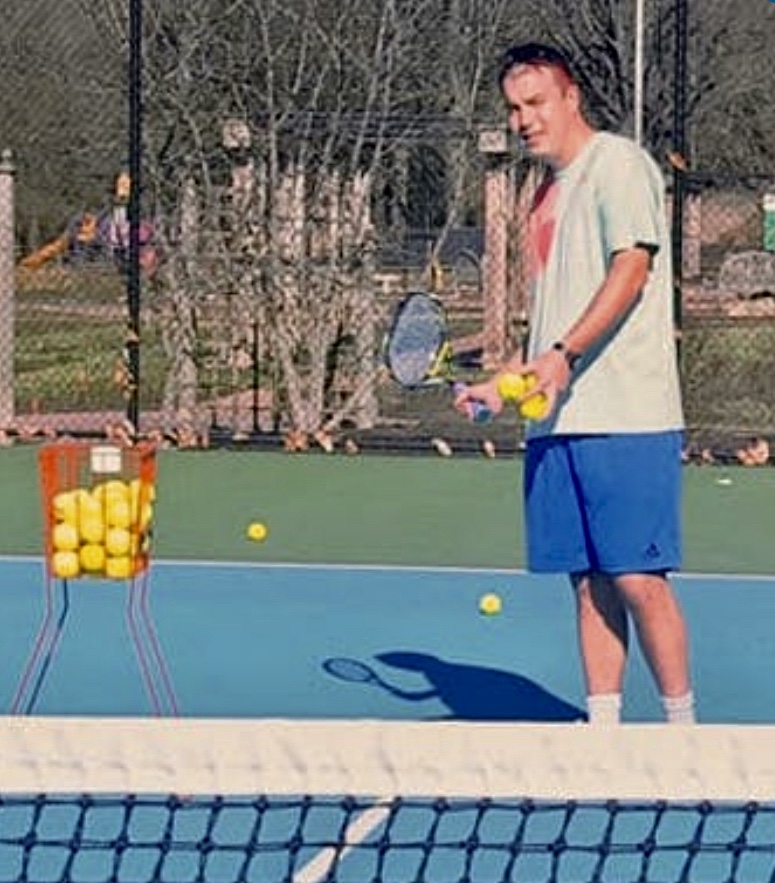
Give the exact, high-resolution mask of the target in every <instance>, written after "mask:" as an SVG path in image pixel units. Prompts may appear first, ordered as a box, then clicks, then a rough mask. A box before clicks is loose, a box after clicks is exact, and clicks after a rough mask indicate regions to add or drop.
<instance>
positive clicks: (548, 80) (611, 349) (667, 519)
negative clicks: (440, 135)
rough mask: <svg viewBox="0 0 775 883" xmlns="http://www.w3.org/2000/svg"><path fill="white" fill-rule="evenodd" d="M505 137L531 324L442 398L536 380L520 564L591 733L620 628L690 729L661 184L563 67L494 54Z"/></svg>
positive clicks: (611, 684) (490, 397)
mask: <svg viewBox="0 0 775 883" xmlns="http://www.w3.org/2000/svg"><path fill="white" fill-rule="evenodd" d="M499 82H500V87H501V91H502V93H503V96H504V98H505V101H506V106H507V109H508V120H509V126H510V128H511V129H512V130H513V131H514V132H515V133H516V134H517V135H518V136H519V138H520V139H521V141H522V143H523V145H524V147H525V149H526V150H527V151H528V153H529V154H530V155H531V156H532V157H533V158H535V159H537V160H540V161H541V162H542V163H543V165H544V166H545V168H546V174H545V176H544V180H543V182H542V184H541V185H540V187H539V188H538V190H537V193H536V196H535V199H534V204H533V207H532V211H531V214H530V220H529V230H528V240H529V254H528V255H527V258H528V261H529V264H528V266H529V268H530V273H531V296H532V305H531V323H530V329H531V330H530V336H529V341H528V352H527V360H526V361H524V362H523V358H522V355H521V354H519V353H518V354H515V355H514V356H513V357H512V358H511V359H510V360H509V361H507V362H506V363H505V364H504V365H502V366H501V368H500V369H499V370H498V371H497V372H495V374H494V375H493V376H492V377H491V378H490V379H489V380H488V381H487V382H485V383H480V384H475V385H473V386H471V387H469V388H468V389H467V390H466V391H465V392H464V393H463V394H462V395H460V396H459V397H458V399H457V401H456V405H457V407H458V408H459V409H460V410H461V411H463V412H466V411H467V410H468V409H469V408H470V404H471V401H472V400H481V401H484V402H485V403H486V404H487V405H488V406H489V407H490V408H491V409H492V410H493V411H494V412H495V413H497V412H498V411H499V410H500V409H501V407H502V403H501V401H500V398H499V396H498V393H497V381H498V378H499V377H500V376H501V375H503V374H504V373H507V372H508V373H511V372H517V373H526V372H532V373H533V374H534V375H535V376H536V378H537V384H536V386H535V387H534V388H533V389H532V390H531V392H530V395H532V394H535V393H543V394H544V395H545V396H546V398H547V408H548V412H547V414H546V417H545V419H542V420H539V421H531V422H530V423H529V424H528V428H527V446H526V454H525V509H526V527H527V557H528V565H529V567H530V569H531V570H532V571H534V572H562V573H568V574H569V575H570V580H571V584H572V585H573V587H574V589H575V595H576V603H577V613H578V634H579V644H580V650H581V658H582V663H583V670H584V677H585V683H586V690H587V709H588V717H589V721H590V723H593V724H597V723H613V722H616V721H618V720H619V717H620V709H621V701H622V700H621V694H622V686H623V680H624V673H625V666H626V660H627V650H628V626H629V622H630V620H631V621H632V622H633V623H634V626H635V630H636V633H637V637H638V639H639V642H640V645H641V649H642V651H643V654H644V656H645V658H646V660H647V662H648V664H649V667H650V670H651V672H652V674H653V677H654V679H655V681H656V684H657V687H658V689H659V692H660V695H661V697H662V702H663V707H664V711H665V716H666V719H667V720H668V721H670V722H675V723H690V722H692V721H693V720H694V700H693V695H692V690H691V683H690V677H689V663H688V641H687V635H686V627H685V623H684V619H683V615H682V613H681V610H680V607H679V604H678V602H677V600H676V598H675V595H674V593H673V590H672V587H671V585H670V582H669V579H668V573H669V572H670V571H671V570H674V569H675V568H677V567H678V566H679V565H680V555H681V549H680V544H681V537H680V510H681V446H682V429H683V418H682V411H681V401H680V391H679V380H678V372H677V364H676V353H675V343H674V334H673V326H672V307H671V304H672V278H671V268H670V249H669V235H668V230H667V222H666V213H665V208H664V194H663V190H664V185H663V180H662V176H661V174H660V172H659V169H658V167H657V166H656V164H655V163H654V161H653V160H652V159H651V158H650V157H649V156H648V155H647V154H646V153H645V152H644V151H643V150H641V149H640V148H639V147H638V146H637V145H636V144H635V143H634V142H632V141H631V140H629V139H627V138H623V137H621V136H618V135H614V134H611V133H607V132H600V131H596V130H595V129H594V127H593V126H592V125H591V124H590V122H589V121H588V119H587V117H586V115H585V113H584V109H583V106H582V95H581V90H580V87H579V84H578V82H577V80H576V77H575V75H574V73H573V70H572V68H571V66H570V64H569V62H568V60H567V59H566V57H565V56H564V55H563V54H562V53H561V52H560V51H558V50H557V49H555V48H553V47H551V46H544V45H541V44H535V43H532V44H527V45H523V46H517V47H514V48H512V49H511V50H509V52H508V53H507V54H506V56H505V58H504V61H503V64H502V67H501V71H500V78H499Z"/></svg>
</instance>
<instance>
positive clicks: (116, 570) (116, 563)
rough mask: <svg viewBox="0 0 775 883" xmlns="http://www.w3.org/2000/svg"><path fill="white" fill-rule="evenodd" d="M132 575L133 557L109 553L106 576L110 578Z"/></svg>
mask: <svg viewBox="0 0 775 883" xmlns="http://www.w3.org/2000/svg"><path fill="white" fill-rule="evenodd" d="M131 575H132V559H131V558H130V557H129V556H128V555H108V557H107V558H106V559H105V576H106V577H107V578H108V579H126V578H127V577H129V576H131Z"/></svg>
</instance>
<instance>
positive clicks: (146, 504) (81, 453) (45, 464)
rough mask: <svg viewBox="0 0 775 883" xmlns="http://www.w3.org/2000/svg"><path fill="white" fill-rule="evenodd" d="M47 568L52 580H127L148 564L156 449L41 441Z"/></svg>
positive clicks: (40, 457) (145, 568)
mask: <svg viewBox="0 0 775 883" xmlns="http://www.w3.org/2000/svg"><path fill="white" fill-rule="evenodd" d="M39 469H40V482H41V491H42V502H43V529H44V551H45V558H46V569H47V572H48V574H49V576H52V577H55V578H58V579H77V578H83V577H86V578H88V577H92V578H99V579H131V578H133V577H136V576H137V575H138V574H141V573H142V572H143V571H145V570H147V568H148V565H149V563H150V556H151V537H152V532H153V507H154V502H155V499H156V450H155V448H154V447H153V446H152V445H137V446H134V447H124V446H118V445H109V444H91V443H86V442H77V441H68V442H55V443H52V444H49V445H45V446H44V447H42V448H41V450H40V454H39Z"/></svg>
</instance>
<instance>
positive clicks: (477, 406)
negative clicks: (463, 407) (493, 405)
mask: <svg viewBox="0 0 775 883" xmlns="http://www.w3.org/2000/svg"><path fill="white" fill-rule="evenodd" d="M452 389H453V390H454V392H455V395H456V396H459V395H460V393H462V392H465V390H466V384H465V383H460V382H458V383H455V384H453V386H452ZM468 416H469V417H470V419H471V420H472V422H474V423H488V422H489V421H490V420H491V419H492V411H491V410H490V409H489V408H488V407H487V405H485V403H484V402H480V401H478V400H477V399H472V400H471V401H470V402H469V403H468Z"/></svg>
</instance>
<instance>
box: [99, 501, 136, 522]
mask: <svg viewBox="0 0 775 883" xmlns="http://www.w3.org/2000/svg"><path fill="white" fill-rule="evenodd" d="M105 521H106V522H107V523H108V524H109V525H110V526H112V527H129V525H130V524H131V523H132V507H131V505H130V502H129V499H128V498H127V497H124V496H116V495H113V494H108V495H107V496H106V497H105Z"/></svg>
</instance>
